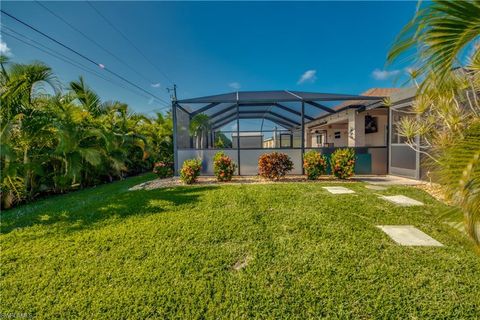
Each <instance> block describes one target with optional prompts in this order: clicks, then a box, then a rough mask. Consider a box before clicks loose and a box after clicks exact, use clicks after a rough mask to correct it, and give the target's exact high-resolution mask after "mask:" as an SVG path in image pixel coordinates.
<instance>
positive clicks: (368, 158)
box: [172, 88, 422, 179]
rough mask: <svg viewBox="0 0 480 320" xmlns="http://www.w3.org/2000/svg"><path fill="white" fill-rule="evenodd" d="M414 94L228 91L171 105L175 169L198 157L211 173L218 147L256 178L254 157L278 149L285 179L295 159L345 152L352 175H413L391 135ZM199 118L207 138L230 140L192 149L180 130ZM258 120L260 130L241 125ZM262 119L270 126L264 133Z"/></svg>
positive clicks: (405, 151)
mask: <svg viewBox="0 0 480 320" xmlns="http://www.w3.org/2000/svg"><path fill="white" fill-rule="evenodd" d="M414 97H415V90H413V89H398V88H372V89H369V90H367V91H366V92H364V93H362V94H361V95H349V94H330V93H312V92H299V91H288V90H277V91H247V92H231V93H226V94H219V95H213V96H206V97H199V98H193V99H184V100H174V101H173V103H172V105H173V112H172V113H173V118H174V124H175V125H174V149H175V150H174V153H175V168H176V170H177V171H178V169H179V168H180V166H181V164H182V163H183V161H184V160H186V159H189V158H200V159H202V160H203V174H213V168H212V166H211V164H210V162H211V159H213V156H214V154H215V153H216V152H218V151H219V150H223V151H224V152H225V153H226V154H227V155H229V156H230V157H231V158H232V159H233V160H234V161H235V162H236V163H237V165H238V172H237V173H238V174H242V175H256V174H257V162H258V157H259V156H260V155H262V154H264V153H266V152H272V151H278V152H283V153H286V154H287V155H289V156H290V158H291V159H292V161H293V163H294V170H293V172H292V173H293V174H301V173H302V172H303V169H302V158H303V154H304V153H305V152H306V151H308V150H318V151H319V152H321V153H323V154H327V155H328V154H330V153H332V152H333V151H334V150H335V149H336V148H341V147H352V148H354V149H355V152H356V154H357V159H358V161H357V165H356V172H357V173H358V174H388V173H390V174H397V175H402V176H408V177H414V178H417V179H419V178H421V177H422V172H421V168H420V160H421V159H420V156H419V155H418V154H417V153H416V152H415V151H413V150H412V149H411V148H410V147H409V146H407V145H406V144H405V143H404V141H402V140H401V138H399V137H398V135H396V133H395V132H396V131H395V127H396V125H397V123H398V121H400V120H401V118H402V117H403V116H405V115H406V114H409V113H408V111H407V113H405V112H406V111H405V110H409V109H410V108H411V105H412V101H413V98H414ZM198 114H204V115H207V116H208V118H209V119H210V129H209V130H210V132H208V133H205V134H206V136H209V137H211V138H210V139H211V140H212V141H217V140H218V137H223V138H224V139H225V140H226V141H231V142H232V143H230V144H228V146H226V145H222V147H221V148H218V147H215V144H207V147H204V148H197V147H195V146H194V145H193V144H192V141H193V140H194V139H193V137H191V136H190V134H189V131H188V128H189V123H190V121H191V119H192V118H193V117H195V116H196V115H198ZM252 119H256V120H259V119H260V120H261V121H262V126H261V128H260V129H258V128H257V129H255V130H252V129H251V128H248V121H252ZM264 121H269V122H270V123H272V124H274V128H273V129H265V127H264Z"/></svg>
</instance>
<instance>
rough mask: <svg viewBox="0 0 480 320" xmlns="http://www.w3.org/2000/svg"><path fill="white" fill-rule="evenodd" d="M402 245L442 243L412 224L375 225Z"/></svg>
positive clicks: (439, 244) (437, 245) (441, 245)
mask: <svg viewBox="0 0 480 320" xmlns="http://www.w3.org/2000/svg"><path fill="white" fill-rule="evenodd" d="M377 227H378V228H380V229H381V230H383V232H385V233H386V234H387V235H388V236H389V237H390V238H391V239H392V240H393V241H395V242H396V243H398V244H399V245H402V246H430V247H443V244H441V243H440V242H438V241H437V240H435V239H433V238H432V237H430V236H429V235H428V234H426V233H424V232H422V231H421V230H419V229H417V228H415V227H414V226H408V225H407V226H377Z"/></svg>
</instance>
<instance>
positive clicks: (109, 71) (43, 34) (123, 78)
mask: <svg viewBox="0 0 480 320" xmlns="http://www.w3.org/2000/svg"><path fill="white" fill-rule="evenodd" d="M0 12H1V13H3V14H5V15H6V16H8V17H10V18H12V19H13V20H15V21H17V22H19V23H21V24H22V25H24V26H26V27H28V28H29V29H32V30H33V31H35V32H37V33H39V34H41V35H42V36H44V37H46V38H48V39H49V40H51V41H53V42H55V43H56V44H58V45H60V46H62V47H64V48H65V49H67V50H69V51H71V52H73V53H75V54H76V55H77V56H79V57H81V58H82V59H84V60H87V61H88V62H90V63H93V64H94V65H96V66H97V67H100V68H101V69H103V70H105V71H106V72H108V73H110V74H112V75H114V76H115V77H117V78H119V79H120V80H122V81H124V82H126V83H128V84H130V85H131V86H133V87H135V88H137V89H138V90H140V91H142V92H144V93H146V94H147V95H149V96H151V97H153V98H155V99H157V100H159V101H162V102H164V103H166V104H169V102H167V101H166V100H164V99H162V98H160V97H158V96H156V95H154V94H152V93H151V92H148V91H147V90H145V89H143V88H142V87H140V86H138V85H136V84H135V83H133V82H131V81H130V80H128V79H126V78H125V77H123V76H121V75H120V74H118V73H116V72H114V71H112V70H110V69H108V68H107V67H106V66H104V65H103V64H101V63H98V62H96V61H95V60H93V59H91V58H89V57H87V56H85V55H84V54H82V53H80V52H78V51H76V50H75V49H72V48H71V47H69V46H67V45H66V44H63V43H62V42H60V41H58V40H56V39H55V38H53V37H51V36H49V35H47V34H45V33H44V32H42V31H40V30H38V29H37V28H35V27H33V26H32V25H30V24H28V23H26V22H24V21H22V20H20V19H18V18H16V17H15V16H13V15H11V14H9V13H8V12H6V11H4V10H3V9H0Z"/></svg>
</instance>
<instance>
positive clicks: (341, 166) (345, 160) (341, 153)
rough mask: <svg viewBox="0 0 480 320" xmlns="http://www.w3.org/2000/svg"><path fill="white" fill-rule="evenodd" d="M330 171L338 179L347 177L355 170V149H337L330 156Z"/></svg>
mask: <svg viewBox="0 0 480 320" xmlns="http://www.w3.org/2000/svg"><path fill="white" fill-rule="evenodd" d="M330 166H331V168H332V173H333V175H334V176H335V177H337V178H339V179H347V178H350V177H351V176H353V174H354V172H355V151H354V150H353V149H352V148H344V149H337V150H335V151H334V152H333V153H332V156H331V157H330Z"/></svg>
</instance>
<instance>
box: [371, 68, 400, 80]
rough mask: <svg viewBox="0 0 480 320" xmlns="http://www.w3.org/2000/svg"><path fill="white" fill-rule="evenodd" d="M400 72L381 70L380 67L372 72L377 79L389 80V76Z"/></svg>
mask: <svg viewBox="0 0 480 320" xmlns="http://www.w3.org/2000/svg"><path fill="white" fill-rule="evenodd" d="M399 73H400V70H391V71H388V70H380V69H375V70H373V72H372V76H373V77H374V78H375V79H376V80H387V79H388V78H391V77H394V76H396V75H398V74H399Z"/></svg>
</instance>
